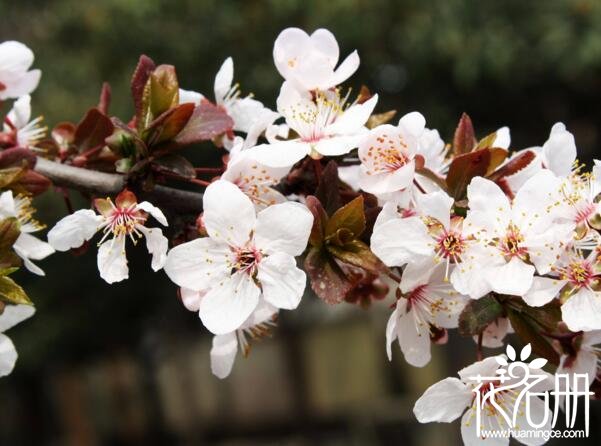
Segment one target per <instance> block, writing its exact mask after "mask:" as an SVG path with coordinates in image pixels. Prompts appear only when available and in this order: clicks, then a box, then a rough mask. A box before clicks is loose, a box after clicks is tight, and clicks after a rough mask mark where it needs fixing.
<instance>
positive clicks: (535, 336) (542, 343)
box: [507, 309, 559, 365]
mask: <svg viewBox="0 0 601 446" xmlns="http://www.w3.org/2000/svg"><path fill="white" fill-rule="evenodd" d="M507 316H508V317H509V321H510V322H511V326H512V327H513V329H514V330H515V333H516V334H517V335H518V336H519V338H520V339H521V340H522V342H523V343H524V344H531V345H532V350H533V351H534V353H536V354H537V355H538V356H541V357H543V358H546V359H548V360H549V362H551V363H552V364H555V365H557V364H559V355H558V354H557V352H556V351H555V349H554V348H553V346H552V345H551V343H550V342H549V341H548V340H547V339H546V338H545V337H543V336H541V333H540V331H539V330H537V329H536V328H535V326H534V325H533V324H532V322H531V321H530V320H529V319H528V318H526V317H524V315H523V313H520V312H519V311H515V310H513V309H508V310H507Z"/></svg>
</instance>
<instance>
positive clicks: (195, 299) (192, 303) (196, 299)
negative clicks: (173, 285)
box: [180, 288, 206, 312]
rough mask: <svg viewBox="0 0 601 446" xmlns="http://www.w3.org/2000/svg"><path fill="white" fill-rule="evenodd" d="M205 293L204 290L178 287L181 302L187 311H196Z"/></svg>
mask: <svg viewBox="0 0 601 446" xmlns="http://www.w3.org/2000/svg"><path fill="white" fill-rule="evenodd" d="M205 294H206V292H205V291H194V290H191V289H189V288H180V296H181V298H182V303H183V304H184V307H186V309H187V310H189V311H195V312H196V311H198V308H200V301H201V300H202V298H203V297H204V295H205Z"/></svg>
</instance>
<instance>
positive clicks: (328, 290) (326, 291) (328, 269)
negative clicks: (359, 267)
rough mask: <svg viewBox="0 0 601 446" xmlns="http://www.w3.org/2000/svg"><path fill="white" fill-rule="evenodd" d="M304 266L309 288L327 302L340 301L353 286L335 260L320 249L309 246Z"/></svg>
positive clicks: (334, 302)
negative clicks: (309, 284)
mask: <svg viewBox="0 0 601 446" xmlns="http://www.w3.org/2000/svg"><path fill="white" fill-rule="evenodd" d="M304 266H305V271H306V272H307V275H308V276H309V281H310V283H311V289H312V290H313V291H314V292H315V294H317V296H318V297H319V298H320V299H322V300H323V301H325V302H327V303H329V304H332V305H333V304H337V303H340V302H342V301H343V300H344V298H345V296H346V295H347V293H348V292H349V291H350V290H351V288H352V287H353V284H352V282H351V281H350V280H349V279H348V278H347V276H346V274H345V273H344V271H343V270H342V269H341V268H340V266H339V265H338V264H337V263H336V261H335V260H334V259H333V258H332V257H330V256H329V255H328V253H327V252H325V251H324V250H322V249H319V248H311V250H309V253H308V254H307V257H306V258H305V263H304Z"/></svg>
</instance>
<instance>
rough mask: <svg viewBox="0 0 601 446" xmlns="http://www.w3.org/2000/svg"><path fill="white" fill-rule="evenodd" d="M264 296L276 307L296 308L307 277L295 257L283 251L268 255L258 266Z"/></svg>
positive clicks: (258, 275) (258, 276) (258, 277)
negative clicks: (298, 266) (297, 264)
mask: <svg viewBox="0 0 601 446" xmlns="http://www.w3.org/2000/svg"><path fill="white" fill-rule="evenodd" d="M257 279H258V280H259V282H260V284H261V288H262V289H263V298H264V299H265V300H266V301H267V302H268V303H270V304H271V305H273V306H274V307H276V308H281V309H284V310H294V309H295V308H296V307H298V304H299V303H300V301H301V298H302V297H303V292H304V291H305V285H306V282H307V277H306V275H305V272H304V271H302V270H301V269H299V268H297V267H296V260H295V259H294V257H292V256H291V255H288V254H284V253H283V252H280V253H276V254H273V255H270V256H268V257H267V258H266V259H264V260H262V261H261V262H260V263H259V266H258V273H257Z"/></svg>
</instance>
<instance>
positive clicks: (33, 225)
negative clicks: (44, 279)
mask: <svg viewBox="0 0 601 446" xmlns="http://www.w3.org/2000/svg"><path fill="white" fill-rule="evenodd" d="M34 212H35V209H33V207H32V206H31V198H29V197H27V196H24V195H18V196H16V197H13V193H12V191H10V190H9V191H6V192H3V193H2V195H0V219H4V218H10V217H15V218H16V219H17V220H18V221H19V225H20V231H21V234H20V235H19V238H17V240H16V241H15V244H14V245H13V249H14V250H15V253H16V254H17V255H18V256H19V257H21V258H22V259H23V264H24V265H25V267H26V268H27V269H28V270H29V271H31V272H32V273H34V274H37V275H39V276H43V275H44V271H42V269H41V268H40V267H39V266H37V265H36V264H34V263H33V262H32V260H42V259H45V258H46V257H48V256H49V255H50V254H52V253H54V249H53V248H52V246H50V245H49V244H48V243H46V242H43V241H41V240H39V239H38V238H36V237H34V236H33V235H31V233H33V232H37V231H39V230H41V229H44V227H45V226H44V225H43V224H41V223H40V222H38V221H37V220H35V219H34V218H33V213H34Z"/></svg>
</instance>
